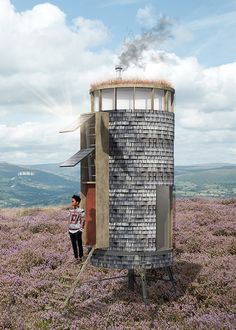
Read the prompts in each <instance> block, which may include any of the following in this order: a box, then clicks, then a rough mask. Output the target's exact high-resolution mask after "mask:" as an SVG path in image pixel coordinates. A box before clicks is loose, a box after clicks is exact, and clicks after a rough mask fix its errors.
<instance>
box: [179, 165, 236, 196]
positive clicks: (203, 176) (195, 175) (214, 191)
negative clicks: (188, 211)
mask: <svg viewBox="0 0 236 330" xmlns="http://www.w3.org/2000/svg"><path fill="white" fill-rule="evenodd" d="M175 186H176V194H177V197H193V196H194V197H197V196H204V197H235V196H236V165H232V164H207V165H194V166H176V168H175Z"/></svg>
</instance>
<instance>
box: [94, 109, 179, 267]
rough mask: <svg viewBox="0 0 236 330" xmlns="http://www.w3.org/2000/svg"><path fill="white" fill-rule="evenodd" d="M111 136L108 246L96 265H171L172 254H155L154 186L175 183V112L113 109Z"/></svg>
mask: <svg viewBox="0 0 236 330" xmlns="http://www.w3.org/2000/svg"><path fill="white" fill-rule="evenodd" d="M109 134H110V136H109V237H110V245H109V249H108V250H106V253H105V252H104V251H105V250H96V251H95V254H94V256H93V257H92V264H94V265H96V266H101V267H111V268H134V267H136V266H142V267H145V268H152V267H162V266H168V265H170V264H171V262H172V252H168V253H166V254H164V257H163V255H160V254H159V253H158V252H156V187H157V185H173V183H174V182H173V181H174V113H172V112H165V111H148V110H112V111H109ZM117 253H118V254H117ZM122 253H123V254H122ZM127 253H128V254H127ZM140 253H141V254H140ZM142 253H143V254H142Z"/></svg>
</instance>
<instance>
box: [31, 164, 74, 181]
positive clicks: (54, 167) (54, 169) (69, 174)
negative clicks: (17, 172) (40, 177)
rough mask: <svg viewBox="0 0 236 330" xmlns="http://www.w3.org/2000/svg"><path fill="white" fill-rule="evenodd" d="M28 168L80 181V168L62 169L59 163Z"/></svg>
mask: <svg viewBox="0 0 236 330" xmlns="http://www.w3.org/2000/svg"><path fill="white" fill-rule="evenodd" d="M27 168H31V169H36V170H40V171H44V172H49V173H53V174H57V175H60V176H63V177H65V178H69V179H71V178H72V179H75V180H79V178H80V166H74V167H60V164H59V163H53V164H37V165H27Z"/></svg>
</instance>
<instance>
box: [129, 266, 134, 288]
mask: <svg viewBox="0 0 236 330" xmlns="http://www.w3.org/2000/svg"><path fill="white" fill-rule="evenodd" d="M134 281H135V274H134V269H128V287H129V290H131V291H134Z"/></svg>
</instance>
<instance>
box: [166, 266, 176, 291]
mask: <svg viewBox="0 0 236 330" xmlns="http://www.w3.org/2000/svg"><path fill="white" fill-rule="evenodd" d="M166 270H167V273H168V276H169V279H170V281H171V283H172V286H173V289H174V293H175V294H176V293H177V291H176V287H175V279H174V276H173V272H172V268H171V267H170V266H168V267H166Z"/></svg>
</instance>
